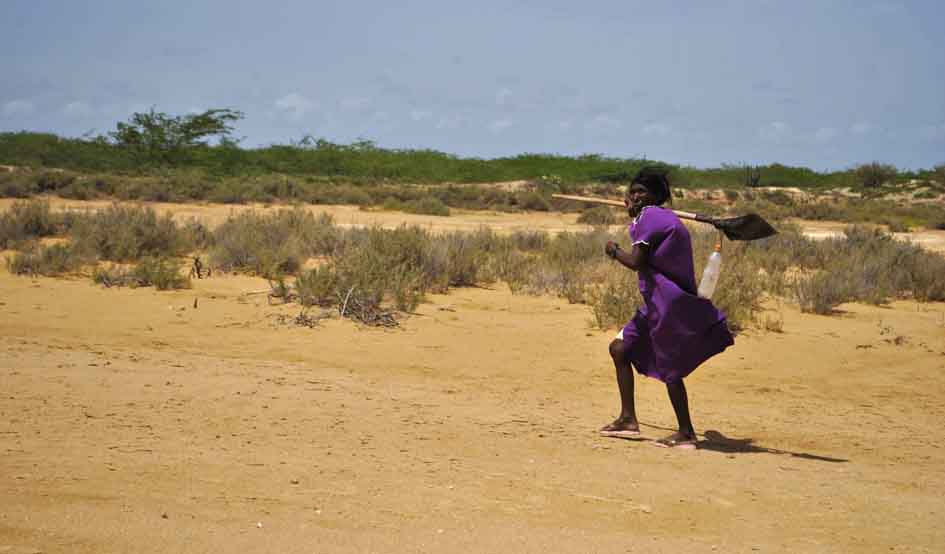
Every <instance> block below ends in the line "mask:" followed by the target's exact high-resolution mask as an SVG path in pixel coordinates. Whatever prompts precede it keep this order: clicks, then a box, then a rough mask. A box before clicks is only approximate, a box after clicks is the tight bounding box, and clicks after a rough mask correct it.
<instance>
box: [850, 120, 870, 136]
mask: <svg viewBox="0 0 945 554" xmlns="http://www.w3.org/2000/svg"><path fill="white" fill-rule="evenodd" d="M872 130H873V125H872V124H871V123H870V122H868V121H857V122H856V123H854V124H853V125H852V126H851V127H850V131H851V132H853V134H855V135H865V134H867V133H869V132H870V131H872Z"/></svg>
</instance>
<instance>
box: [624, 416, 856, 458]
mask: <svg viewBox="0 0 945 554" xmlns="http://www.w3.org/2000/svg"><path fill="white" fill-rule="evenodd" d="M641 425H643V426H646V427H652V428H655V429H665V430H667V431H675V429H670V428H668V427H661V426H659V425H649V424H646V423H642V424H641ZM631 440H634V439H631ZM636 440H649V439H636ZM696 446H697V447H698V448H699V449H700V450H710V451H712V452H721V453H723V454H778V455H781V456H791V457H793V458H801V459H803V460H814V461H818V462H830V463H835V464H837V463H847V462H849V461H850V460H848V459H846V458H833V457H831V456H821V455H819V454H810V453H808V452H792V451H790V450H780V449H777V448H768V447H766V446H761V445H757V444H754V439H751V438H747V439H736V438H732V437H726V436H725V435H723V434H722V433H720V432H719V431H715V430H712V429H710V430H708V431H706V432H705V433H704V434H703V435H702V436H701V440H699V442H698V443H697V444H696Z"/></svg>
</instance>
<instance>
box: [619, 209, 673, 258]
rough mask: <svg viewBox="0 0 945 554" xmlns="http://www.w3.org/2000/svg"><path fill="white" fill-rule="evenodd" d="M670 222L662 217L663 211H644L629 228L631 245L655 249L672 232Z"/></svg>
mask: <svg viewBox="0 0 945 554" xmlns="http://www.w3.org/2000/svg"><path fill="white" fill-rule="evenodd" d="M672 223H673V222H672V221H671V220H668V219H667V218H666V217H663V210H652V209H644V210H643V212H642V213H640V215H639V216H638V217H637V220H636V222H635V223H634V224H633V225H632V226H631V227H630V238H631V239H633V244H639V243H643V244H646V245H647V246H649V247H650V248H651V249H655V248H656V247H657V246H659V244H660V243H661V242H662V241H663V239H664V238H665V237H666V235H667V234H669V232H670V231H671V230H672Z"/></svg>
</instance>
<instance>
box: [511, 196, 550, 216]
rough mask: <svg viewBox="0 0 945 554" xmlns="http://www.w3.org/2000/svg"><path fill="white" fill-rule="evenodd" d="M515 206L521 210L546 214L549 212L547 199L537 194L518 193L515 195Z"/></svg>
mask: <svg viewBox="0 0 945 554" xmlns="http://www.w3.org/2000/svg"><path fill="white" fill-rule="evenodd" d="M515 201H516V204H517V205H518V207H520V208H521V209H523V210H529V211H533V212H547V211H549V210H551V204H550V203H549V202H548V199H547V198H545V197H544V196H542V195H541V194H538V193H537V192H520V193H518V194H517V195H516V199H515Z"/></svg>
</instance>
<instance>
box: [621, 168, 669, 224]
mask: <svg viewBox="0 0 945 554" xmlns="http://www.w3.org/2000/svg"><path fill="white" fill-rule="evenodd" d="M667 173H668V172H667V170H666V168H663V167H660V166H654V165H648V166H644V167H643V168H642V169H640V171H639V172H637V175H636V177H634V178H633V181H631V182H630V186H629V187H627V194H626V195H625V196H624V204H625V205H626V206H627V209H628V210H629V211H630V215H632V216H636V215H638V214H639V213H640V211H641V210H642V209H643V208H644V207H646V206H661V205H663V203H665V202H666V201H667V200H669V198H670V190H669V179H667V177H666V175H667Z"/></svg>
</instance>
